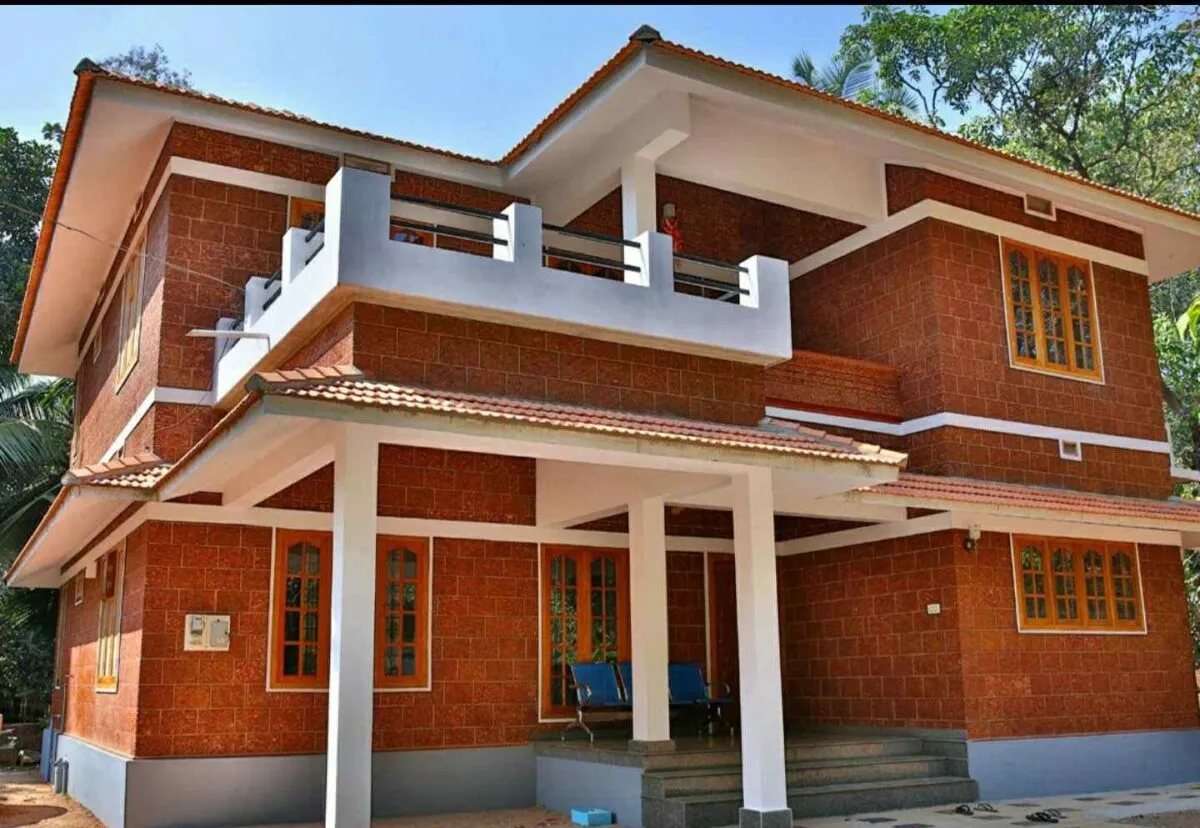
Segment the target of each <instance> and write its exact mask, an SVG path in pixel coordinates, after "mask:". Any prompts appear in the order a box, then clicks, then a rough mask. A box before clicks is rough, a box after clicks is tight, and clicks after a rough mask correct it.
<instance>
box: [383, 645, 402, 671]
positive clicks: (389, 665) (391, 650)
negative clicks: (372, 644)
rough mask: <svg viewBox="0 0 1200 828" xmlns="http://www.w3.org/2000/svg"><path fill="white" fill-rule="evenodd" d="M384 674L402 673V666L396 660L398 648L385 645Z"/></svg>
mask: <svg viewBox="0 0 1200 828" xmlns="http://www.w3.org/2000/svg"><path fill="white" fill-rule="evenodd" d="M383 674H384V675H385V676H395V675H399V674H400V667H399V664H398V663H397V660H396V648H395V647H391V646H389V647H385V648H384V650H383Z"/></svg>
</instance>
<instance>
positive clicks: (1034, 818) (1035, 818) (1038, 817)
mask: <svg viewBox="0 0 1200 828" xmlns="http://www.w3.org/2000/svg"><path fill="white" fill-rule="evenodd" d="M1025 819H1027V820H1029V821H1030V822H1058V820H1057V819H1055V818H1054V817H1052V816H1050V814H1048V813H1046V812H1045V811H1035V812H1034V813H1032V814H1026V816H1025Z"/></svg>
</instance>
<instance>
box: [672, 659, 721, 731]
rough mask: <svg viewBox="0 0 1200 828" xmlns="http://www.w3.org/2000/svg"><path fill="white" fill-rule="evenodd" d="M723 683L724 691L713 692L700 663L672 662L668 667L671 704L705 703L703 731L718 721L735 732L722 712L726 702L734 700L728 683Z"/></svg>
mask: <svg viewBox="0 0 1200 828" xmlns="http://www.w3.org/2000/svg"><path fill="white" fill-rule="evenodd" d="M721 685H722V686H723V687H724V688H725V690H724V693H722V694H720V695H718V694H715V693H713V692H712V691H713V690H714V689H715V688H714V687H713V685H711V684H708V683H706V682H705V681H704V671H703V670H702V669H701V668H700V665H699V664H671V665H668V667H667V691H668V692H669V693H670V696H671V704H672V705H673V706H676V705H688V706H695V705H703V706H704V707H705V709H706V710H707V712H708V715H707V717H706V718H705V720H704V724H702V725H700V732H701V733H703V732H704V730H705V728H707V727H708V726H709V725H710V724H714V723H717V722H720V723H721V724H723V725H725V726H726V727H727V728H729V732H730V734H732V733H733V726H732V725H731V724H729V722H728V721H726V719H725V717H724V716H723V715H722V712H721V711H722V709H723V708H724V706H725V705H726V704H728V703H729V702H731V701H733V693H732V691H731V690H730V687H729V685H728V684H726V683H725V682H721Z"/></svg>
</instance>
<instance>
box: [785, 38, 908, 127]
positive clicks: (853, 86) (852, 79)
mask: <svg viewBox="0 0 1200 828" xmlns="http://www.w3.org/2000/svg"><path fill="white" fill-rule="evenodd" d="M792 77H793V78H795V79H796V80H798V81H800V82H801V83H803V84H806V85H807V86H811V87H813V88H814V89H820V90H821V91H822V92H828V93H829V94H831V95H837V96H838V97H841V98H848V99H850V100H855V101H858V102H859V103H864V104H867V105H868V106H874V107H876V108H877V109H882V110H885V111H887V112H892V113H894V114H897V115H912V114H914V113H915V112H916V105H917V102H916V98H914V97H913V95H912V94H911V93H909V92H908V91H907V90H906V89H902V88H899V87H896V86H888V85H885V84H883V83H881V82H880V80H879V76H878V75H876V73H875V63H874V61H873V60H871V58H870V57H869V56H865V55H864V53H863V52H862V51H861V50H844V49H843V50H841V51H840V52H839V53H838V54H836V55H834V57H833V58H832V59H831V60H830V61H829V63H828V64H827V65H826V66H824V67H823V68H821V69H818V68H817V65H816V63H815V62H814V61H813V59H812V56H811V55H809V54H808V52H803V51H802V52H801V53H800V54H798V55H797V56H796V57H795V58H793V59H792Z"/></svg>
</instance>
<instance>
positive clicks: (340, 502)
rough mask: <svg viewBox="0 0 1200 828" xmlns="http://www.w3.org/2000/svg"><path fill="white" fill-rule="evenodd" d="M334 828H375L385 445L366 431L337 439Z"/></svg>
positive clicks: (341, 432)
mask: <svg viewBox="0 0 1200 828" xmlns="http://www.w3.org/2000/svg"><path fill="white" fill-rule="evenodd" d="M333 462H334V481H333V582H332V602H331V610H332V613H331V616H332V617H331V624H330V637H329V645H330V658H329V746H328V767H327V770H326V786H325V825H326V826H327V828H367V827H368V826H369V825H370V824H371V723H372V712H373V711H372V708H373V704H372V702H373V693H372V684H373V682H374V654H375V524H376V496H377V489H376V484H377V481H378V477H379V469H378V462H379V446H378V443H377V442H376V441H375V439H374V438H373V437H372V436H371V434H370V433H369V432H368V431H366V430H365V429H363V428H362V427H358V426H342V427H341V428H339V429H337V431H336V432H335V436H334V461H333Z"/></svg>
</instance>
